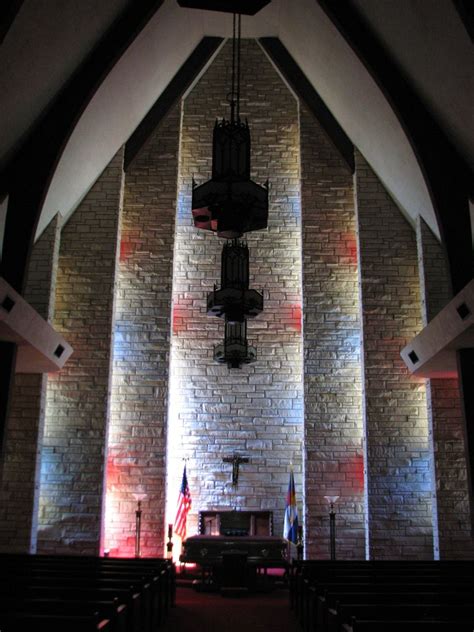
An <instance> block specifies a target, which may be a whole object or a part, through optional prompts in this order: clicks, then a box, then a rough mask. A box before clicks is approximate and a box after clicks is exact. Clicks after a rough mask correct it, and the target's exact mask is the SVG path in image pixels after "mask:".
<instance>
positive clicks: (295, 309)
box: [288, 305, 303, 333]
mask: <svg viewBox="0 0 474 632" xmlns="http://www.w3.org/2000/svg"><path fill="white" fill-rule="evenodd" d="M290 309H291V312H290V320H289V322H288V328H289V329H292V330H293V331H297V332H298V333H301V329H302V317H303V310H302V309H301V305H291V306H290Z"/></svg>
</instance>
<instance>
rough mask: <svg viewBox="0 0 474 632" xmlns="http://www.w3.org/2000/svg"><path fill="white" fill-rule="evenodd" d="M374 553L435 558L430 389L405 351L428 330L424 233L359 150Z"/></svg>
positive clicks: (371, 553) (370, 515)
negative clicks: (421, 270) (421, 265)
mask: <svg viewBox="0 0 474 632" xmlns="http://www.w3.org/2000/svg"><path fill="white" fill-rule="evenodd" d="M356 195H357V216H358V243H359V267H360V283H361V288H360V294H361V309H362V318H363V320H362V328H363V354H364V360H363V366H364V371H363V374H364V377H363V379H364V395H365V435H366V478H367V483H366V486H367V489H366V493H367V502H368V531H369V533H368V537H369V540H368V554H369V556H370V558H371V559H382V558H385V559H387V558H397V559H405V558H406V559H409V558H417V559H422V558H427V559H429V558H432V557H433V532H432V522H431V521H432V514H431V471H430V466H431V457H430V452H429V437H428V422H427V412H426V392H425V384H424V380H423V379H422V378H416V377H414V376H411V375H410V374H409V372H408V369H407V368H406V366H405V365H404V363H403V361H402V359H401V357H400V350H401V349H402V348H403V347H404V346H405V345H406V344H407V342H408V341H409V340H410V339H411V338H413V336H415V335H416V334H417V333H419V331H420V330H421V328H422V321H421V311H420V310H421V299H420V292H419V278H418V262H417V249H416V234H415V231H414V230H413V228H412V227H411V226H410V225H409V224H408V222H407V221H406V220H405V219H404V217H403V216H402V215H401V213H400V211H399V210H398V208H397V207H396V206H395V204H394V203H393V201H392V200H391V199H390V197H389V196H388V194H387V193H386V191H385V190H384V189H383V187H382V185H381V184H380V182H379V181H378V179H377V177H376V176H375V174H374V173H373V171H372V170H371V169H370V167H369V166H368V165H367V163H366V162H365V160H364V159H363V157H362V156H361V155H360V154H359V153H358V152H356Z"/></svg>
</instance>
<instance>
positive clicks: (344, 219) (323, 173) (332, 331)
mask: <svg viewBox="0 0 474 632" xmlns="http://www.w3.org/2000/svg"><path fill="white" fill-rule="evenodd" d="M300 125H301V165H302V168H301V170H302V174H301V176H302V177H301V204H302V216H303V296H304V305H303V314H304V327H303V331H304V381H305V498H306V517H305V524H306V554H307V556H309V557H318V558H321V557H323V558H327V557H329V516H328V513H329V504H328V502H327V500H326V499H325V498H324V497H325V496H339V499H338V501H337V503H336V505H335V511H336V514H337V516H336V521H337V546H336V554H337V557H338V559H339V558H341V559H351V558H356V559H363V558H364V555H365V532H364V474H363V467H364V464H363V445H362V401H361V357H360V318H359V293H358V270H357V246H356V225H355V210H354V190H353V181H352V174H351V173H350V172H349V170H348V169H347V167H346V166H345V164H344V162H343V161H342V159H341V158H340V156H339V154H338V153H337V150H336V149H335V148H334V146H333V145H332V143H331V142H330V141H329V139H328V138H327V137H326V135H325V133H324V131H323V130H322V128H321V126H320V125H319V123H318V122H317V121H316V120H315V119H314V117H313V116H312V115H311V114H310V113H309V111H308V110H307V109H306V107H301V114H300Z"/></svg>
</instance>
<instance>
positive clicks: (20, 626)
mask: <svg viewBox="0 0 474 632" xmlns="http://www.w3.org/2000/svg"><path fill="white" fill-rule="evenodd" d="M0 626H1V629H2V632H19V630H35V629H38V630H47V631H48V632H110V630H111V627H110V621H109V620H108V619H101V618H100V617H99V616H98V615H97V614H95V615H90V616H89V615H82V616H81V615H73V616H67V615H52V614H31V613H28V612H17V613H14V614H11V615H5V617H3V616H2V617H0Z"/></svg>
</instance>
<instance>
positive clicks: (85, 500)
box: [38, 150, 123, 554]
mask: <svg viewBox="0 0 474 632" xmlns="http://www.w3.org/2000/svg"><path fill="white" fill-rule="evenodd" d="M122 164H123V151H122V150H121V151H120V152H119V153H118V154H117V155H116V156H115V158H114V159H113V160H112V161H111V163H110V165H109V166H108V167H107V169H106V170H105V171H104V173H103V174H102V175H101V176H100V178H99V179H98V180H97V182H96V184H95V185H94V186H93V188H92V189H91V191H90V192H89V194H88V195H87V196H86V198H85V199H84V200H83V202H82V203H81V204H80V206H79V207H78V209H77V210H76V212H75V213H74V215H73V216H72V217H71V219H70V220H69V222H68V223H67V224H66V225H65V226H64V228H63V229H62V232H61V246H60V253H59V265H58V273H57V283H56V305H55V314H54V319H53V325H54V327H55V329H56V330H57V331H59V332H60V333H61V334H62V335H63V336H64V337H65V338H66V340H68V342H69V343H70V344H71V345H72V347H73V349H74V352H73V354H72V356H71V358H70V359H69V361H68V362H67V364H66V365H65V366H64V368H63V369H62V370H61V371H60V372H59V373H56V374H50V375H49V377H48V388H47V398H46V419H45V430H44V441H43V446H42V454H41V459H42V463H41V489H40V510H39V520H38V551H39V552H41V553H64V552H73V553H77V554H86V553H87V554H96V553H98V552H99V548H100V538H101V522H102V503H103V478H104V451H105V438H106V426H107V418H108V407H109V373H110V370H109V369H110V354H111V334H112V313H113V299H114V279H115V267H116V251H117V238H118V220H119V211H120V206H121V195H122V174H123V169H122Z"/></svg>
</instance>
